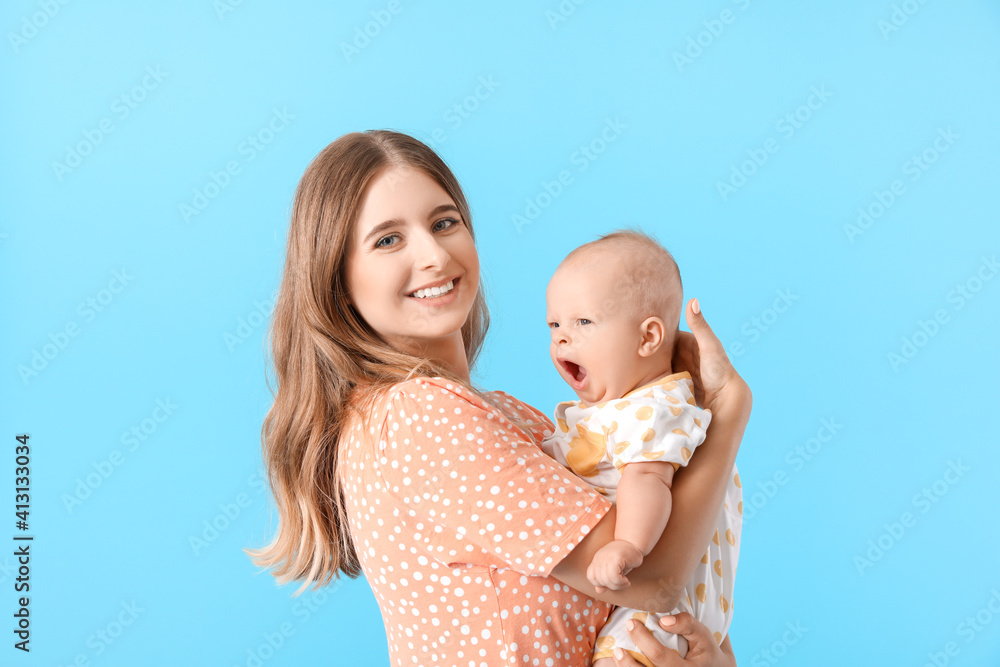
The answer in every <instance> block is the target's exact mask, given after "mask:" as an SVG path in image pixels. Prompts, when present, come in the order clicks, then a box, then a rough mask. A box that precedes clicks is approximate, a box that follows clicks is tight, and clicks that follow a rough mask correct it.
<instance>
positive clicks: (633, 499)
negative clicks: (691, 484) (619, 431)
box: [587, 461, 674, 593]
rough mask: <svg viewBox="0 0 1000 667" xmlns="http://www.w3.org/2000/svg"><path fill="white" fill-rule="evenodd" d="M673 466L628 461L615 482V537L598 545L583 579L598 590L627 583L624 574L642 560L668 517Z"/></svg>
mask: <svg viewBox="0 0 1000 667" xmlns="http://www.w3.org/2000/svg"><path fill="white" fill-rule="evenodd" d="M673 479H674V466H673V464H672V463H669V462H666V461H650V462H648V463H646V462H643V463H629V464H627V465H626V466H625V467H624V469H623V471H622V478H621V481H620V482H619V483H618V499H617V502H616V505H617V507H618V509H617V513H618V516H617V520H616V522H615V539H614V541H613V542H609V543H608V544H607V545H605V546H604V547H602V548H601V549H600V550H598V552H597V553H596V554H594V560H593V561H592V562H591V564H590V567H589V568H588V569H587V579H589V580H590V583H591V584H592V585H593V586H594V589H595V590H596V591H597V592H598V593H601V592H603V590H604V589H605V588H610V589H611V590H613V591H617V590H621V589H623V588H626V587H627V586H628V585H629V582H628V579H626V578H625V575H626V574H628V573H629V571H630V570H632V568H635V567H638V566H639V565H641V564H642V559H643V557H644V556H646V555H647V554H648V553H649V552H650V551H652V549H653V547H654V546H655V545H656V543H657V541H659V539H660V535H662V534H663V529H664V528H665V527H666V525H667V520H668V519H669V518H670V505H671V503H670V485H671V483H672V482H673Z"/></svg>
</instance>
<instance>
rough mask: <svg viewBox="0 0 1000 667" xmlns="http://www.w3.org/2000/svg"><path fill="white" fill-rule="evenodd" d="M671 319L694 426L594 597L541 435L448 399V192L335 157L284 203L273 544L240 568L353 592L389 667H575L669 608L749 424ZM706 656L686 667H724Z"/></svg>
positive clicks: (709, 340)
mask: <svg viewBox="0 0 1000 667" xmlns="http://www.w3.org/2000/svg"><path fill="white" fill-rule="evenodd" d="M687 320H688V323H689V325H690V326H691V328H692V331H693V332H694V334H693V335H692V334H684V335H682V337H681V342H680V344H679V345H678V350H679V352H678V355H677V356H678V358H677V360H676V361H677V363H676V365H677V366H678V367H679V369H683V370H688V371H689V372H691V374H692V376H693V377H694V378H695V381H696V384H697V389H698V398H699V402H700V403H701V404H702V405H704V406H705V407H710V408H711V409H712V412H713V418H712V428H711V429H710V432H709V435H708V438H707V439H706V440H705V442H704V443H703V444H702V445H701V446H700V447H699V448H698V450H697V452H696V454H695V456H694V457H693V458H692V460H691V462H690V463H689V464H688V466H687V467H686V468H684V469H682V470H681V471H679V472H678V475H677V479H676V481H675V484H674V509H673V513H672V514H671V519H670V522H669V524H668V526H667V529H666V531H665V532H664V534H663V537H662V538H661V540H660V542H659V543H658V544H657V546H656V547H655V548H654V550H653V551H652V552H651V553H650V554H649V556H647V558H646V560H645V561H644V563H643V564H642V565H641V566H640V567H638V568H636V569H635V570H633V571H632V572H631V573H630V574H629V579H630V582H631V583H630V585H629V586H628V587H627V588H624V589H622V590H602V591H601V592H600V593H598V592H597V591H595V590H594V588H593V587H592V586H591V585H590V583H589V582H588V581H587V577H586V569H587V566H588V565H589V563H590V561H591V559H592V557H593V554H594V553H595V552H596V551H597V550H598V549H600V548H601V547H602V546H604V545H605V544H607V543H608V542H609V541H610V540H612V539H613V536H614V518H615V510H614V507H613V506H612V505H611V504H610V503H609V502H608V501H607V500H605V499H604V498H603V497H602V496H600V495H599V494H598V493H597V492H596V491H594V490H593V489H591V488H589V487H588V486H587V485H581V484H578V483H577V481H576V480H575V478H574V476H573V475H572V474H571V473H570V472H569V471H567V470H565V469H564V468H562V466H560V465H558V464H557V463H556V462H555V461H554V460H552V459H550V458H548V457H547V456H545V455H544V453H543V452H542V451H541V449H540V448H539V447H537V443H538V442H539V441H540V439H541V437H542V436H543V435H544V433H545V432H546V430H549V429H551V428H552V425H551V422H549V420H548V419H547V418H546V416H545V415H543V414H542V413H540V412H538V411H537V410H535V409H534V408H531V407H530V406H528V405H526V404H524V403H522V402H520V401H518V400H517V399H515V398H513V397H512V396H509V395H507V394H504V393H502V392H483V391H480V390H478V389H476V388H475V387H473V386H472V385H471V383H470V378H469V370H470V368H471V367H472V366H473V364H474V363H475V360H476V356H477V355H478V353H479V350H480V346H481V345H482V342H483V339H484V336H485V334H486V329H487V327H488V323H489V316H488V313H487V310H486V305H485V300H484V297H483V294H482V290H481V286H480V280H479V258H478V254H477V252H476V247H475V242H474V237H473V231H472V225H471V218H470V215H469V207H468V204H467V203H466V201H465V197H464V195H463V194H462V191H461V188H460V187H459V185H458V182H457V180H456V179H455V177H454V176H453V175H452V173H451V171H450V170H449V169H448V168H447V166H446V165H445V164H444V163H443V162H442V161H441V159H440V158H439V157H438V156H437V155H436V154H435V153H434V152H433V151H431V150H430V149H429V148H428V147H427V146H425V145H424V144H422V143H420V142H419V141H417V140H415V139H413V138H411V137H408V136H406V135H403V134H398V133H394V132H386V131H370V132H366V133H352V134H348V135H345V136H343V137H341V138H339V139H337V140H336V141H334V142H333V143H331V144H330V145H329V146H327V147H326V148H325V149H324V150H323V151H322V152H320V154H319V155H318V156H317V157H316V158H315V159H314V160H313V162H312V163H311V164H310V165H309V167H308V168H307V169H306V172H305V174H304V175H303V177H302V181H301V182H300V184H299V187H298V190H297V192H296V195H295V201H294V206H293V211H292V220H291V227H290V230H289V237H288V246H287V258H286V264H285V271H284V276H283V278H282V284H281V288H280V291H279V295H278V299H277V302H276V305H275V309H274V314H273V322H272V329H271V333H270V335H271V345H272V352H273V357H274V364H275V370H276V373H277V379H278V388H279V391H278V392H277V393H276V395H275V402H274V405H273V406H272V408H271V410H270V411H269V412H268V415H267V417H266V419H265V421H264V426H263V429H262V440H263V456H264V460H265V463H266V466H267V470H268V477H269V482H270V485H271V489H272V492H273V494H274V496H275V502H276V504H277V507H278V511H279V527H278V532H277V534H276V535H275V537H274V539H273V541H272V542H271V544H269V545H267V546H266V547H264V548H262V549H260V550H248V553H250V554H251V556H252V557H253V558H254V560H255V562H256V563H257V564H258V565H263V566H268V567H273V568H274V575H275V577H276V578H277V580H278V582H279V583H285V582H288V581H291V580H299V579H301V580H302V581H303V584H302V586H301V587H300V588H299V590H298V592H301V591H302V590H303V589H305V588H306V586H307V585H308V584H309V583H310V582H312V583H314V584H315V585H316V586H320V585H323V584H326V583H328V582H329V581H330V579H331V578H332V577H334V576H335V575H337V576H339V573H340V572H343V573H344V574H346V575H347V576H349V577H352V578H356V577H357V576H358V575H360V574H362V573H364V575H365V577H366V579H367V580H368V582H369V584H370V585H371V587H372V590H373V591H374V593H375V596H376V598H377V599H378V602H379V607H380V609H381V611H382V616H383V619H384V621H385V624H386V634H387V637H388V641H389V653H390V657H391V660H392V663H393V664H395V665H410V664H437V665H444V664H459V663H461V664H470V663H472V664H477V665H479V664H484V665H496V664H501V663H505V664H518V665H520V664H525V661H527V664H556V665H584V664H589V662H590V654H591V652H592V650H593V645H594V640H595V638H596V636H597V632H598V630H599V629H600V627H601V626H602V624H603V623H604V621H605V620H606V619H607V616H608V614H609V613H610V610H611V608H612V605H615V604H622V605H628V606H632V607H638V608H644V609H649V610H651V611H662V612H666V611H670V610H671V609H672V608H673V607H674V606H675V605H676V603H677V601H678V599H679V597H680V594H681V590H682V588H683V584H684V582H685V581H686V580H687V578H688V576H689V575H690V573H691V572H692V571H693V569H694V566H695V564H696V562H697V561H698V560H699V559H700V557H701V555H702V554H703V553H704V546H705V545H706V544H707V543H708V541H709V539H710V538H711V530H712V520H713V519H714V517H715V513H716V511H717V509H718V507H719V505H720V504H721V503H722V497H723V493H724V490H725V483H726V479H727V475H729V474H730V473H731V471H732V466H733V462H734V461H735V457H736V452H737V449H738V447H739V442H740V439H741V438H742V433H743V429H744V427H745V426H746V422H747V419H748V418H749V413H750V404H751V396H750V391H749V389H748V388H747V386H746V384H745V383H744V382H743V380H742V379H741V378H740V377H739V375H738V374H737V373H736V372H735V370H733V368H732V365H731V364H730V363H729V360H728V359H727V358H726V355H725V352H724V350H723V348H722V345H721V344H720V343H719V341H718V339H717V338H715V336H714V335H713V334H712V332H711V329H710V328H709V327H708V325H707V324H706V323H705V321H704V318H703V317H702V315H701V314H700V313H699V311H698V309H697V302H696V301H692V302H691V303H689V304H688V310H687ZM695 339H697V340H695ZM585 487H586V488H585ZM691 620H692V621H693V619H691ZM697 625H700V624H697ZM703 627H704V626H702V628H703ZM691 628H693V630H692V632H694V634H692V638H693V639H694V640H695V642H696V643H697V642H699V641H700V640H699V639H698V638H697V634H698V633H697V631H700V629H699V628H697V627H696V625H692V626H691ZM689 629H690V628H689ZM685 636H687V635H685ZM710 643H711V642H710ZM723 648H724V649H725V650H726V651H728V654H727V655H723V653H722V652H720V649H719V647H716V646H714V644H712V646H707V647H704V646H703V647H702V651H701V652H700V653H698V655H700V656H702V657H701V658H700V660H701V662H693V663H691V664H704V665H710V664H711V665H716V664H735V663H734V661H733V662H720V661H728V660H729V658H731V654H732V652H731V646H730V645H729V643H728V638H727V639H726V640H725V641H724V642H723ZM691 653H692V654H695V653H697V652H696V651H695V650H692V651H691ZM536 660H537V662H535V661H536ZM601 663H605V664H612V661H611V660H610V659H604V660H601V661H599V662H598V663H596V664H598V665H600V664H601ZM621 664H627V663H625V662H623V663H621ZM664 664H667V663H664Z"/></svg>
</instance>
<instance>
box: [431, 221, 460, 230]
mask: <svg viewBox="0 0 1000 667" xmlns="http://www.w3.org/2000/svg"><path fill="white" fill-rule="evenodd" d="M442 222H448V223H451V224H449V225H446V226H444V227H441V226H440V225H441V223H442ZM457 224H458V220H455V219H454V218H442V219H440V220H438V221H437V222H435V223H434V229H435V230H437V231H439V232H440V231H444V230H445V229H448V228H450V227H454V226H455V225H457Z"/></svg>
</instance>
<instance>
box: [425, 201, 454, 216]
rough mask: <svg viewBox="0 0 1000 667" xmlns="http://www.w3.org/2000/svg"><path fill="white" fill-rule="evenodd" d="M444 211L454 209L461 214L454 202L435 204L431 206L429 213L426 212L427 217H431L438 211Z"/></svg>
mask: <svg viewBox="0 0 1000 667" xmlns="http://www.w3.org/2000/svg"><path fill="white" fill-rule="evenodd" d="M445 211H454V212H455V213H458V214H459V215H462V212H461V211H459V210H458V208H457V207H456V206H455V205H454V204H440V205H438V206H435V207H434V208H432V209H431V211H430V213H428V214H427V217H428V218H433V217H434V216H435V215H437V214H438V213H444V212H445Z"/></svg>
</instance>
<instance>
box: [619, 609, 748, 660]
mask: <svg viewBox="0 0 1000 667" xmlns="http://www.w3.org/2000/svg"><path fill="white" fill-rule="evenodd" d="M671 618H673V619H674V623H673V624H672V625H664V624H663V622H664V621H667V620H669V619H671ZM660 627H661V628H663V629H664V630H666V631H667V632H673V633H674V634H678V635H681V636H682V637H684V639H686V640H687V643H688V650H687V655H686V656H684V657H683V658H682V657H680V656H679V655H678V654H677V652H676V651H674V649H672V648H667V647H666V646H664V645H663V644H661V643H660V642H658V641H657V640H656V638H655V637H653V633H651V632H650V631H649V630H648V629H646V626H645V625H643V624H642V623H633V624H632V629H631V630H629V636H630V637H631V638H632V641H633V642H635V645H636V646H638V647H639V649H640V650H641V651H642V652H643V653H644V654H645V655H646V657H647V658H649V661H650V662H652V663H653V664H654V665H656V667H685V665H687V666H688V667H695V666H697V667H736V655H735V654H734V653H733V650H732V646H731V645H730V643H729V641H728V637H727V638H726V641H723V642H722V647H720V646H719V645H718V644H716V643H715V638H714V637H712V633H711V632H709V630H708V627H707V626H706V625H705V624H704V623H702V622H701V621H699V620H697V619H696V618H695V617H694V616H692V615H691V614H689V613H688V612H686V611H683V612H681V613H679V614H676V615H674V616H664V617H663V618H661V619H660ZM723 647H725V648H723ZM614 660H615V665H617V666H618V667H633V666H634V667H641V665H640V664H639V663H638V662H636V660H635V658H633V657H632V656H631V655H629V654H628V652H627V651H623V650H621V649H620V648H616V649H615V650H614Z"/></svg>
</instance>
